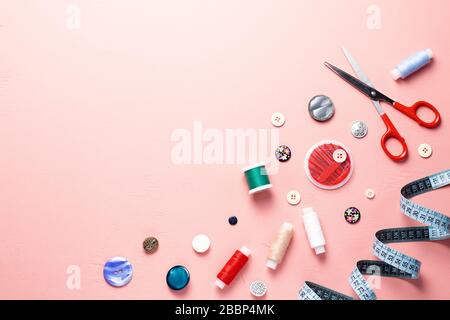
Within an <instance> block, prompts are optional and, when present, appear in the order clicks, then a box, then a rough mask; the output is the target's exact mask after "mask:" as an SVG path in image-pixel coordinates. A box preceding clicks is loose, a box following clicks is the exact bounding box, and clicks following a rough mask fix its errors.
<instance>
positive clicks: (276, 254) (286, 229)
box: [266, 222, 294, 270]
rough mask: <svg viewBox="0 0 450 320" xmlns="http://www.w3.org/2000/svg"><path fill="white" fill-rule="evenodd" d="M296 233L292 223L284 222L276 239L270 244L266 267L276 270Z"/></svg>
mask: <svg viewBox="0 0 450 320" xmlns="http://www.w3.org/2000/svg"><path fill="white" fill-rule="evenodd" d="M293 235H294V227H293V226H292V224H290V223H287V222H285V223H283V224H282V225H281V228H280V231H279V232H278V235H277V237H276V239H275V240H274V241H273V242H272V245H271V246H270V250H269V254H268V256H267V262H266V267H268V268H270V269H272V270H275V269H276V268H277V267H278V265H279V264H280V263H281V261H282V260H283V258H284V255H285V254H286V251H287V249H288V247H289V244H290V243H291V239H292V236H293Z"/></svg>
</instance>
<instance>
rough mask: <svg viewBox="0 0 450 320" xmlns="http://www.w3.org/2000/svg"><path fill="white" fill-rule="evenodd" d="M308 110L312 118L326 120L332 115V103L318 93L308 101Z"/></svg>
mask: <svg viewBox="0 0 450 320" xmlns="http://www.w3.org/2000/svg"><path fill="white" fill-rule="evenodd" d="M308 110H309V114H310V115H311V117H312V118H313V119H314V120H317V121H321V122H322V121H327V120H328V119H330V118H331V117H332V116H333V115H334V104H333V101H331V99H330V98H328V97H327V96H324V95H319V96H315V97H313V98H312V99H311V101H309V105H308Z"/></svg>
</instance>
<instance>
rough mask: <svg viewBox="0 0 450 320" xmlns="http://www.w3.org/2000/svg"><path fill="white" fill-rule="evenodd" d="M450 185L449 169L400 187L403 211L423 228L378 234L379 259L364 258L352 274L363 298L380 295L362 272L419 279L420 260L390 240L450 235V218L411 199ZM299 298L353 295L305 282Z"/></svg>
mask: <svg viewBox="0 0 450 320" xmlns="http://www.w3.org/2000/svg"><path fill="white" fill-rule="evenodd" d="M447 185H450V170H446V171H442V172H440V173H436V174H434V175H431V176H429V177H426V178H422V179H419V180H416V181H413V182H411V183H408V184H407V185H406V186H404V187H403V188H402V189H401V196H400V211H401V212H403V214H405V215H406V216H408V217H410V218H411V219H413V220H416V221H418V222H421V223H422V224H425V225H426V226H423V227H406V228H393V229H383V230H380V231H378V232H377V233H376V234H375V241H374V243H373V246H372V248H373V254H374V255H375V256H376V257H377V258H379V259H380V260H379V261H373V260H361V261H358V262H357V264H356V268H355V269H354V270H353V272H352V273H351V275H350V277H349V280H348V281H349V283H350V285H351V287H352V288H353V290H354V291H355V292H356V294H357V295H358V296H359V298H360V299H362V300H375V299H376V298H377V297H376V295H375V292H374V291H373V290H372V288H371V287H370V285H369V283H368V282H367V280H366V279H365V278H364V276H363V275H373V274H375V273H376V274H377V275H379V276H384V277H395V278H403V279H417V278H418V277H419V271H420V261H419V260H417V259H414V258H412V257H410V256H408V255H406V254H403V253H401V252H400V251H397V250H395V249H392V248H389V247H388V246H387V244H388V243H395V242H415V241H439V240H445V239H449V238H450V230H449V226H450V217H448V216H446V215H444V214H442V213H440V212H437V211H435V210H432V209H428V208H426V207H423V206H421V205H418V204H416V203H414V202H412V201H411V200H410V199H411V198H412V197H414V196H417V195H419V194H422V193H425V192H429V191H433V190H436V189H439V188H442V187H445V186H447ZM298 298H299V299H300V300H351V299H353V298H352V297H349V296H346V295H344V294H342V293H340V292H336V291H334V290H331V289H328V288H325V287H322V286H320V285H318V284H315V283H312V282H309V281H306V282H305V284H304V286H303V287H302V288H301V289H300V292H299V295H298Z"/></svg>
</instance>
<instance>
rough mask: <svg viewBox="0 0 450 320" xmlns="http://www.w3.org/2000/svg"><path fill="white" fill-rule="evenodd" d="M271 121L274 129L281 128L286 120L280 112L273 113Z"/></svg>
mask: <svg viewBox="0 0 450 320" xmlns="http://www.w3.org/2000/svg"><path fill="white" fill-rule="evenodd" d="M271 121H272V124H273V125H274V126H275V127H281V126H282V125H283V124H284V123H285V122H286V118H285V117H284V115H283V114H282V113H281V112H275V113H274V114H273V115H272V118H271Z"/></svg>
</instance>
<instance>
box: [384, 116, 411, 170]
mask: <svg viewBox="0 0 450 320" xmlns="http://www.w3.org/2000/svg"><path fill="white" fill-rule="evenodd" d="M381 119H383V121H384V124H385V125H386V132H385V133H384V134H383V136H382V137H381V147H382V148H383V151H384V153H386V155H387V156H388V157H389V158H391V159H392V160H394V161H403V160H405V159H406V157H407V156H408V146H407V145H406V142H405V139H404V138H403V137H402V136H401V135H400V133H399V132H398V131H397V129H396V128H395V126H394V124H393V123H392V121H391V119H389V117H388V116H387V114H386V113H384V114H383V115H381ZM389 139H395V140H397V141H398V142H400V144H401V146H402V151H401V152H400V154H398V155H395V154H393V153H391V152H390V151H389V149H388V148H387V145H386V143H387V141H388V140H389Z"/></svg>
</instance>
